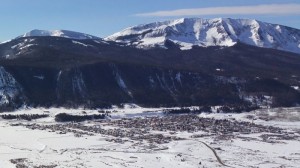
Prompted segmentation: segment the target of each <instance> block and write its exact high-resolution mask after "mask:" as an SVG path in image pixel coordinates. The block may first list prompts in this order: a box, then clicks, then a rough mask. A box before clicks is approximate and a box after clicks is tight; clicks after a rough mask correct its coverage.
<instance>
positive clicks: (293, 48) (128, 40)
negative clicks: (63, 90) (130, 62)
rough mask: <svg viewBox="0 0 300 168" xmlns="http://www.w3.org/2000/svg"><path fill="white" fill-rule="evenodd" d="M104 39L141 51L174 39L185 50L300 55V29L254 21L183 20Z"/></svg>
mask: <svg viewBox="0 0 300 168" xmlns="http://www.w3.org/2000/svg"><path fill="white" fill-rule="evenodd" d="M104 39H105V40H111V41H117V42H122V43H125V44H127V45H133V46H136V47H138V48H153V47H156V46H160V47H163V48H166V45H165V42H166V41H167V40H170V41H172V42H174V43H176V44H178V45H180V48H181V49H183V50H184V49H191V48H192V47H193V46H201V47H208V46H224V47H230V46H233V45H235V44H236V42H241V43H245V44H248V45H253V46H257V47H262V48H273V49H277V50H283V51H289V52H294V53H300V30H299V29H295V28H291V27H287V26H283V25H278V24H271V23H266V22H261V21H257V20H254V19H231V18H215V19H202V18H181V19H176V20H169V21H163V22H154V23H149V24H142V25H137V26H132V27H129V28H126V29H124V30H122V31H120V32H117V33H114V34H113V35H110V36H108V37H106V38H104Z"/></svg>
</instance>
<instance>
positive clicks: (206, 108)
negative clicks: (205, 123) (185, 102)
mask: <svg viewBox="0 0 300 168" xmlns="http://www.w3.org/2000/svg"><path fill="white" fill-rule="evenodd" d="M203 112H208V113H210V112H212V109H211V107H210V106H203V107H199V108H197V109H190V108H180V109H171V110H164V113H165V114H188V113H203Z"/></svg>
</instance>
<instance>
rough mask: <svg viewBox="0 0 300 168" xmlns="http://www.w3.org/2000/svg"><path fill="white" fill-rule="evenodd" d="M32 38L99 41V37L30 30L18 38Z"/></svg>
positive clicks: (56, 31)
mask: <svg viewBox="0 0 300 168" xmlns="http://www.w3.org/2000/svg"><path fill="white" fill-rule="evenodd" d="M32 36H54V37H64V38H70V39H78V40H84V39H100V38H99V37H96V36H92V35H89V34H85V33H79V32H74V31H69V30H38V29H35V30H31V31H30V32H27V33H25V34H24V35H22V36H20V37H32Z"/></svg>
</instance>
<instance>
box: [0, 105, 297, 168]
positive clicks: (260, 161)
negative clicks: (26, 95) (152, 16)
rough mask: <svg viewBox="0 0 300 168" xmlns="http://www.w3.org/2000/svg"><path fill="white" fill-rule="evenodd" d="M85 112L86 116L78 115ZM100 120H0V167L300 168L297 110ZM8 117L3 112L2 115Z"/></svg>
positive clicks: (142, 112) (129, 110) (139, 111)
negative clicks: (61, 121) (73, 121)
mask: <svg viewBox="0 0 300 168" xmlns="http://www.w3.org/2000/svg"><path fill="white" fill-rule="evenodd" d="M83 111H84V112H83ZM110 111H111V112H112V113H111V114H110V117H109V118H108V119H105V120H95V121H85V122H81V123H58V122H55V121H54V116H55V114H57V113H62V112H64V113H72V114H77V115H82V114H83V113H84V114H86V113H87V114H98V111H97V110H83V109H76V110H72V109H58V108H53V109H27V110H19V111H17V112H14V113H9V114H14V115H18V114H48V115H49V117H47V118H41V119H37V120H32V121H23V120H3V119H0V132H1V136H0V168H11V167H18V168H23V167H24V168H26V167H30V168H31V167H32V168H54V167H55V168H56V167H57V168H61V167H62V168H65V167H66V168H76V167H80V168H81V167H82V168H85V167H93V168H99V167H101V168H103V167H112V168H118V167H120V168H122V167H129V168H131V167H132V168H135V167H136V168H142V167H143V168H163V167H164V168H176V167H178V168H183V167H184V168H196V167H199V168H202V167H208V168H212V167H259V168H260V167H266V168H271V167H274V168H275V167H281V168H283V167H295V168H296V167H299V165H300V108H289V109H284V108H282V109H265V110H257V111H254V112H250V113H241V114H219V113H210V114H206V113H202V114H197V115H164V114H163V113H162V112H161V109H145V108H140V107H125V108H124V109H118V108H116V109H111V110H110ZM3 114H8V113H1V114H0V115H3Z"/></svg>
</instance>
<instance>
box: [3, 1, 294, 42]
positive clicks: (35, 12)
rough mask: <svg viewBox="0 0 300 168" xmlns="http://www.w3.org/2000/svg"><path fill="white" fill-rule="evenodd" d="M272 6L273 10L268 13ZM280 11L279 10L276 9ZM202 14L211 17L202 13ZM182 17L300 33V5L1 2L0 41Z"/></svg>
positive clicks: (98, 31) (101, 31) (105, 31)
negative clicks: (257, 23) (251, 22)
mask: <svg viewBox="0 0 300 168" xmlns="http://www.w3.org/2000/svg"><path fill="white" fill-rule="evenodd" d="M274 4H275V6H274ZM258 5H263V6H262V7H261V8H262V9H264V8H266V10H263V11H267V12H266V13H264V12H260V11H261V10H260V9H261V8H257V6H258ZM272 5H273V6H274V8H273V7H272V8H271V7H270V8H269V7H268V6H272ZM276 5H277V6H276ZM239 6H243V7H246V8H245V9H248V8H247V6H249V7H250V8H249V11H248V13H247V12H246V13H243V12H240V11H238V10H237V8H232V9H231V7H239ZM278 6H279V7H282V8H280V9H278ZM217 7H226V8H225V9H220V8H217ZM276 7H277V8H276ZM181 9H185V11H186V12H185V14H184V15H182V13H181V12H180V10H181ZM191 9H196V10H191ZM255 9H258V11H255ZM205 10H206V11H210V12H211V13H209V12H208V13H204V12H203V11H205ZM235 10H236V11H235ZM234 11H235V12H234ZM272 11H273V12H272ZM274 11H275V12H274ZM258 13H259V14H258ZM276 13H277V14H276ZM278 13H279V14H278ZM182 17H202V18H215V17H231V18H251V19H257V20H261V21H265V22H269V23H278V24H283V25H287V26H290V27H295V28H298V29H300V19H299V18H300V1H299V0H230V1H229V0H147V1H146V0H1V5H0V20H1V26H0V41H4V40H8V39H11V38H14V37H16V36H18V35H21V34H23V33H25V32H28V31H30V30H32V29H45V30H54V29H65V30H73V31H78V32H84V33H88V34H92V35H96V36H100V37H106V36H108V35H110V34H112V33H115V32H117V31H120V30H122V29H124V28H126V27H129V26H133V25H137V24H143V23H149V22H154V21H163V20H169V19H176V18H182Z"/></svg>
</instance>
